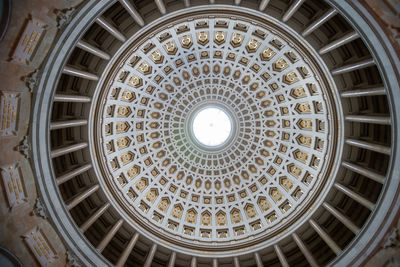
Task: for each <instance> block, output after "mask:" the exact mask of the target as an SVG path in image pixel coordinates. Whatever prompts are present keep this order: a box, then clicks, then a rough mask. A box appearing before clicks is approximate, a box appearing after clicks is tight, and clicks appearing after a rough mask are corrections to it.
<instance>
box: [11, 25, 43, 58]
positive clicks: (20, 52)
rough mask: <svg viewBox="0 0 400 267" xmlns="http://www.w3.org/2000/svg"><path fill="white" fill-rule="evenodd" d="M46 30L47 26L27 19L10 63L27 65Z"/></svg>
mask: <svg viewBox="0 0 400 267" xmlns="http://www.w3.org/2000/svg"><path fill="white" fill-rule="evenodd" d="M46 28H47V25H46V24H44V23H43V22H42V21H40V20H38V19H36V18H31V19H29V21H28V22H27V24H26V25H25V29H24V31H23V33H22V35H21V37H20V39H19V41H18V44H17V47H16V48H15V50H14V53H13V55H12V61H13V62H17V63H19V64H23V65H29V63H30V62H31V61H32V58H33V56H34V55H35V53H36V51H37V49H38V46H39V44H40V41H41V40H42V39H43V35H44V34H45V31H46Z"/></svg>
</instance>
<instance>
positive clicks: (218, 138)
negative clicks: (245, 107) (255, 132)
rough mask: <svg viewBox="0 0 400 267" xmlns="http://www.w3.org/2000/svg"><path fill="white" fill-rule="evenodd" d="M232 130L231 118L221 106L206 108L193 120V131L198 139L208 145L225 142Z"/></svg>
mask: <svg viewBox="0 0 400 267" xmlns="http://www.w3.org/2000/svg"><path fill="white" fill-rule="evenodd" d="M231 130H232V125H231V120H230V119H229V117H228V115H227V114H226V113H225V112H224V111H223V110H221V109H219V108H205V109H203V110H201V111H200V112H199V113H197V115H196V117H195V118H194V120H193V133H194V136H195V137H196V139H197V140H198V141H199V142H200V143H201V144H203V145H206V146H218V145H220V144H222V143H224V142H225V141H226V140H227V139H228V138H229V135H230V133H231Z"/></svg>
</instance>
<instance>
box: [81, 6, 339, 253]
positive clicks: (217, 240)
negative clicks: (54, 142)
mask: <svg viewBox="0 0 400 267" xmlns="http://www.w3.org/2000/svg"><path fill="white" fill-rule="evenodd" d="M207 12H208V13H210V12H211V13H213V14H214V15H213V16H211V17H210V16H205V15H203V14H201V12H198V11H197V12H195V11H193V12H190V9H188V10H187V12H186V14H185V15H179V16H176V17H174V18H169V19H166V20H163V21H159V22H158V23H157V24H156V25H149V26H148V31H147V32H145V33H143V34H142V35H141V36H140V37H138V36H135V38H132V39H131V40H130V42H127V44H125V45H124V46H123V47H122V48H121V49H120V50H119V51H118V52H117V53H116V55H115V56H114V58H113V59H112V60H111V61H110V63H109V65H108V67H107V69H106V71H105V72H104V73H103V76H102V78H101V79H100V83H99V85H98V88H97V91H96V93H95V99H96V98H97V100H96V101H93V103H95V105H93V106H92V109H91V114H92V116H90V118H91V122H90V124H89V125H91V127H90V128H89V130H90V131H92V133H89V136H91V137H92V138H91V140H90V143H91V144H92V146H91V147H93V149H92V151H91V152H92V158H93V162H94V166H95V170H96V172H97V176H98V177H100V180H101V181H100V184H101V185H102V187H103V188H104V191H105V192H108V193H109V195H108V198H109V199H111V200H112V201H113V202H114V203H118V205H119V206H120V207H121V209H120V212H121V214H122V216H123V217H125V218H126V220H127V221H128V222H130V223H132V225H133V226H134V227H135V228H138V229H139V230H141V231H142V232H143V233H144V234H145V235H147V236H149V238H154V237H156V238H157V237H158V238H161V239H162V240H164V241H168V242H171V244H174V245H177V246H179V247H185V248H186V249H189V250H190V249H196V250H198V251H197V252H198V253H199V251H200V253H202V252H204V253H208V254H209V253H210V251H227V250H234V249H241V250H242V251H245V250H251V249H254V248H255V246H254V245H255V244H257V246H265V245H267V244H272V242H276V240H277V239H276V238H277V236H278V235H279V237H280V238H281V237H283V236H285V235H286V234H288V233H290V232H291V231H293V230H294V229H295V228H296V225H292V224H291V223H292V222H293V221H294V220H297V221H299V220H304V219H305V218H306V217H307V216H309V215H310V213H311V212H309V211H310V209H313V208H315V207H316V206H318V204H317V203H318V201H321V200H322V199H323V198H324V196H325V194H326V192H327V191H328V190H329V188H330V186H331V185H332V183H333V179H334V176H335V174H336V171H337V168H338V164H337V162H338V161H339V159H340V157H341V146H342V137H341V132H340V129H341V127H340V125H341V121H342V119H341V118H340V117H338V115H337V109H338V106H339V104H338V103H335V101H334V98H335V97H336V94H337V92H336V87H335V85H334V83H333V81H332V77H331V76H330V74H329V73H328V72H327V71H326V66H325V65H324V63H323V61H322V60H321V59H320V58H319V56H318V55H317V54H316V53H315V51H314V50H313V49H312V48H311V47H309V46H307V45H306V42H304V41H303V42H302V41H299V40H302V38H301V37H300V36H298V35H297V34H296V33H295V32H293V31H291V30H290V29H284V28H281V26H278V24H277V23H276V24H275V23H274V20H273V19H271V18H269V19H266V18H257V17H255V16H254V14H250V13H249V14H247V13H244V12H243V13H242V12H233V11H232V10H230V9H226V10H222V9H221V10H215V9H213V10H208V11H207ZM232 16H234V18H233V17H232ZM96 103H97V104H96ZM209 103H222V104H219V105H222V106H226V107H228V109H226V110H227V111H228V112H226V114H228V116H230V117H231V118H230V120H231V121H232V122H235V123H233V124H232V129H233V130H232V133H231V134H230V135H231V136H230V137H229V138H228V141H225V142H223V143H222V147H223V148H221V149H211V150H207V149H204V147H203V146H201V145H200V146H199V145H198V144H195V142H193V138H192V137H191V135H192V133H190V130H188V129H190V128H191V122H192V119H193V118H194V117H195V116H193V114H196V112H198V111H199V107H203V106H207V105H208V104H209ZM200 110H201V108H200ZM188 118H190V119H188ZM236 124H237V126H236ZM188 132H189V134H188ZM233 137H234V138H233ZM227 143H229V145H226V144H227ZM217 148H219V147H218V146H217ZM335 162H336V163H335ZM299 225H300V224H299Z"/></svg>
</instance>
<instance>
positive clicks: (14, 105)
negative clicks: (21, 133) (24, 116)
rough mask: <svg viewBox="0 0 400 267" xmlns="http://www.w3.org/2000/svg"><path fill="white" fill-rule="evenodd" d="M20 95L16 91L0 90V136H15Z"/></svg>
mask: <svg viewBox="0 0 400 267" xmlns="http://www.w3.org/2000/svg"><path fill="white" fill-rule="evenodd" d="M20 98H21V95H20V94H19V93H16V92H6V91H2V92H0V101H1V102H0V136H16V135H17V130H18V129H17V127H18V114H19V108H20V103H21V99H20Z"/></svg>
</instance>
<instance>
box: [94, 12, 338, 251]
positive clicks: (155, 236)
mask: <svg viewBox="0 0 400 267" xmlns="http://www.w3.org/2000/svg"><path fill="white" fill-rule="evenodd" d="M221 12H222V14H226V15H228V14H229V15H235V16H241V17H242V18H245V19H246V20H248V21H250V22H252V21H254V19H255V18H257V19H258V22H259V23H263V24H264V23H265V24H267V25H269V26H270V27H272V28H273V27H278V28H279V31H280V32H279V33H285V35H282V36H281V35H279V34H278V35H279V37H280V38H282V39H283V40H285V41H288V40H290V42H293V43H295V44H296V46H300V47H301V48H302V49H301V53H304V54H306V55H307V57H308V58H309V60H311V61H313V62H312V63H313V67H312V71H313V72H314V73H318V74H319V75H320V77H319V79H321V80H320V82H322V84H323V86H321V87H323V88H322V90H323V91H324V94H325V95H326V97H328V98H329V99H330V100H329V101H331V102H329V103H332V105H327V108H328V109H329V114H331V115H330V116H333V118H332V120H331V122H334V123H330V127H331V128H330V129H328V130H327V131H328V132H329V136H330V137H329V138H330V140H332V142H331V144H330V145H329V148H328V150H327V155H333V157H334V159H330V160H329V161H328V162H327V166H326V167H325V168H324V170H323V171H322V172H321V173H319V175H320V177H324V179H323V180H322V181H318V183H317V184H315V185H314V186H315V187H316V188H318V190H316V191H314V193H313V196H312V197H310V198H308V199H307V200H305V203H303V204H302V205H303V206H302V211H301V212H298V213H296V214H295V215H294V216H291V218H290V220H288V219H285V220H286V221H287V223H285V225H284V226H283V227H282V228H279V229H278V230H275V231H271V232H270V233H268V234H266V235H264V236H261V237H258V238H252V239H251V240H249V241H248V242H246V245H244V244H243V243H242V242H241V243H239V244H237V245H236V244H235V243H236V242H233V243H231V244H230V245H222V244H220V245H218V246H216V247H210V246H208V245H197V244H194V243H193V242H187V241H181V242H177V241H176V239H175V236H173V235H171V234H169V233H168V234H167V233H163V229H162V228H160V229H159V230H156V229H154V228H153V227H152V226H149V224H148V223H147V222H146V220H144V218H142V217H141V216H138V214H135V213H134V212H132V207H131V205H130V204H127V203H126V202H124V201H123V200H122V199H120V197H118V198H115V197H113V196H117V195H118V194H119V193H118V192H119V189H118V188H117V187H116V185H115V184H113V183H111V182H110V181H109V180H108V179H99V183H100V185H101V187H102V188H103V190H104V191H105V192H109V194H106V196H107V198H108V200H109V201H110V202H111V203H112V204H113V206H114V207H115V208H116V209H117V210H118V211H119V213H120V214H121V216H122V217H123V218H124V219H125V220H126V221H127V222H129V223H131V225H132V227H134V228H135V229H136V230H137V231H138V232H139V233H141V234H142V235H145V236H147V237H148V238H149V239H151V240H153V241H154V242H156V243H161V244H166V246H169V247H172V248H174V249H177V250H180V251H183V252H185V253H188V254H192V255H196V256H210V253H212V255H213V256H215V257H226V256H232V255H243V254H246V253H251V252H254V251H257V250H259V249H261V248H265V247H266V246H269V245H272V244H274V243H275V242H278V240H281V239H283V238H285V237H287V236H288V235H290V234H291V233H292V232H293V231H295V230H296V229H297V228H299V227H301V225H302V224H303V222H305V221H307V220H308V219H309V218H310V217H311V216H312V214H313V211H314V210H316V209H317V208H318V207H319V204H318V203H321V202H322V201H323V200H324V198H325V197H326V195H327V194H328V192H329V190H330V189H331V187H332V185H333V182H334V180H335V177H336V174H337V171H338V169H339V167H340V159H341V155H342V148H343V132H342V131H343V127H342V122H343V118H342V114H343V113H342V112H341V105H340V103H338V102H335V101H334V99H339V95H338V91H337V89H336V84H335V83H334V82H333V78H332V76H331V75H330V72H329V70H328V69H327V67H326V65H325V64H324V63H323V61H322V59H321V58H320V57H319V55H318V53H317V52H316V51H315V50H314V49H313V48H312V47H310V46H307V45H305V44H307V42H306V41H305V40H304V39H303V37H301V36H300V35H299V34H298V33H297V32H295V31H294V30H292V29H291V28H289V27H288V26H286V25H282V23H280V22H278V21H277V20H276V19H275V18H272V17H270V16H266V15H265V14H262V13H260V12H255V11H254V10H251V9H248V8H241V9H240V10H238V9H235V8H234V7H232V6H227V5H213V6H212V7H210V6H197V7H189V8H186V9H185V13H182V11H175V12H172V13H170V14H168V15H165V16H164V17H162V18H160V19H157V20H155V21H153V22H152V23H150V24H149V25H147V26H146V27H144V28H143V31H140V32H138V33H137V34H136V35H133V36H132V37H131V38H130V39H129V40H128V41H127V42H125V43H124V44H123V45H122V46H121V47H120V49H119V50H118V51H117V52H116V53H115V56H114V57H113V58H112V59H111V60H110V62H109V63H108V65H107V67H106V68H105V70H104V72H103V74H102V76H101V78H100V79H99V83H98V85H97V89H96V91H95V93H94V95H93V99H94V100H96V101H95V102H97V103H104V102H103V101H104V97H105V95H104V93H105V91H107V90H104V87H106V86H108V85H109V84H110V83H111V81H113V80H115V79H116V76H117V74H118V72H117V71H116V69H117V68H119V67H120V64H121V63H120V62H125V61H126V60H128V58H130V57H131V56H132V55H133V53H134V50H135V49H133V47H138V46H139V45H141V44H142V43H144V42H145V40H146V39H144V38H141V36H147V35H148V34H149V33H150V32H152V33H154V32H157V31H161V29H160V25H168V23H169V22H172V21H174V22H176V21H179V20H180V19H184V18H186V17H191V16H193V15H205V16H207V15H209V14H210V13H215V14H221ZM223 12H225V13H223ZM294 36H295V37H294ZM124 51H129V52H127V53H124ZM314 68H317V69H314ZM109 73H113V75H109ZM104 74H107V75H104ZM325 74H327V75H325ZM100 88H102V89H100ZM98 99H101V100H100V101H99V100H98ZM102 108H103V107H102V104H100V105H96V106H93V105H92V107H91V112H90V114H91V115H90V116H89V123H88V124H89V125H90V127H89V136H92V137H93V136H96V138H92V139H90V140H89V141H90V151H91V155H92V157H93V159H95V160H93V165H94V170H95V172H96V175H97V176H98V177H107V176H108V177H111V176H112V174H111V173H110V172H109V170H108V169H107V168H106V167H105V166H103V164H99V161H98V160H96V157H97V155H101V154H103V152H102V151H103V147H102V145H100V144H98V143H96V142H93V141H94V140H101V138H102V137H101V130H100V129H101V127H100V121H99V120H96V119H95V118H96V116H98V114H101V112H102V111H101V110H102ZM294 222H296V223H294Z"/></svg>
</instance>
